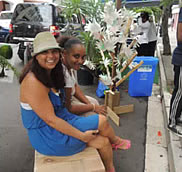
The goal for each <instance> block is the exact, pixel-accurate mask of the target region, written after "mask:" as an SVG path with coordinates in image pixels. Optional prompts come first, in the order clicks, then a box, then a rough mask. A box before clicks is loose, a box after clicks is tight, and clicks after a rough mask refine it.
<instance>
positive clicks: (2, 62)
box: [0, 55, 19, 77]
mask: <svg viewBox="0 0 182 172" xmlns="http://www.w3.org/2000/svg"><path fill="white" fill-rule="evenodd" d="M0 66H1V67H2V68H5V67H7V68H8V69H11V70H12V71H13V72H14V73H15V75H16V76H17V77H18V76H19V73H18V71H17V70H16V68H15V67H14V66H12V65H11V64H10V63H9V62H8V60H7V59H6V58H5V57H3V56H1V55H0Z"/></svg>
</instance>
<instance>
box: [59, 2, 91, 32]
mask: <svg viewBox="0 0 182 172" xmlns="http://www.w3.org/2000/svg"><path fill="white" fill-rule="evenodd" d="M89 2H90V1H89V0H66V1H64V2H63V3H62V4H61V5H63V6H65V8H64V9H63V14H64V15H65V17H66V18H67V19H68V20H69V22H71V20H72V16H77V19H78V21H79V23H80V24H81V26H82V17H84V16H88V15H89V13H90V10H91V9H90V6H89V5H88V4H89ZM82 29H83V26H82Z"/></svg>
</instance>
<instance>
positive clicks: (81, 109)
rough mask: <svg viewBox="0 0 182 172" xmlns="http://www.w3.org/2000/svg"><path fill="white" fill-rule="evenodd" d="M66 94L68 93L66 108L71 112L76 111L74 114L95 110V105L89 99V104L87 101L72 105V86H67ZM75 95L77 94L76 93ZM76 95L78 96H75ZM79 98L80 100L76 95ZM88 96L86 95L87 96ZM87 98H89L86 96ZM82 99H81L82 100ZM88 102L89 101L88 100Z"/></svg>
mask: <svg viewBox="0 0 182 172" xmlns="http://www.w3.org/2000/svg"><path fill="white" fill-rule="evenodd" d="M64 90H65V94H66V96H65V97H66V102H65V106H66V108H67V109H68V110H69V111H70V112H71V113H74V114H77V115H79V114H83V113H86V112H89V111H94V105H93V104H91V103H90V102H89V101H88V104H87V103H85V104H84V105H81V104H77V105H72V104H71V92H72V88H65V89H64ZM75 93H76V90H75ZM81 94H83V92H82V93H81ZM74 96H75V95H74ZM83 96H84V97H85V95H84V94H83ZM75 97H76V96H75ZM76 98H77V99H78V100H80V99H79V98H78V97H76ZM85 98H86V97H85ZM86 100H88V99H87V98H86ZM80 101H81V100H80ZM86 102H87V101H86Z"/></svg>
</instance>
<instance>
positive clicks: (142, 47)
mask: <svg viewBox="0 0 182 172" xmlns="http://www.w3.org/2000/svg"><path fill="white" fill-rule="evenodd" d="M138 27H139V28H140V29H139V30H140V31H141V32H140V33H139V35H138V36H137V37H138V39H137V41H138V43H139V46H138V47H137V49H136V50H137V53H138V54H137V55H138V56H148V51H149V46H148V43H149V38H148V32H149V29H150V22H149V14H148V13H147V12H142V13H141V15H140V18H139V19H138Z"/></svg>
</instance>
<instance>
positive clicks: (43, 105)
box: [20, 74, 92, 142]
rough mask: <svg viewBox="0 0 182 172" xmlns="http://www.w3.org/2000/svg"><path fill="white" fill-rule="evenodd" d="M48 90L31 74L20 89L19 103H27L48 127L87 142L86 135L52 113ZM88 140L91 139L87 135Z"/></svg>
mask: <svg viewBox="0 0 182 172" xmlns="http://www.w3.org/2000/svg"><path fill="white" fill-rule="evenodd" d="M48 92H49V89H48V88H47V87H45V86H44V85H43V84H42V83H41V82H39V81H38V80H37V79H36V78H35V77H34V76H33V75H32V74H31V76H30V75H29V76H28V77H26V78H25V79H24V81H23V82H22V84H21V89H20V99H21V102H24V103H28V104H29V105H30V106H31V107H32V109H33V110H34V111H35V113H36V114H37V115H38V116H39V117H40V118H41V119H42V120H43V121H45V122H46V123H47V124H48V125H49V126H51V127H52V128H55V129H56V130H58V131H60V132H61V133H64V134H66V135H69V136H72V137H75V138H77V139H79V140H82V141H85V142H87V140H88V133H87V132H86V133H87V134H86V133H83V132H81V131H79V130H78V129H76V128H74V127H72V126H71V125H70V124H69V123H67V122H66V121H64V120H63V119H61V118H59V117H57V116H56V115H55V113H54V109H53V106H52V103H51V101H50V99H49V96H48ZM89 138H92V136H91V134H90V133H89Z"/></svg>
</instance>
